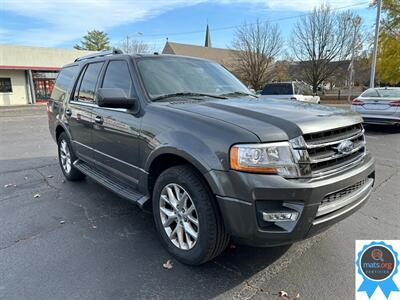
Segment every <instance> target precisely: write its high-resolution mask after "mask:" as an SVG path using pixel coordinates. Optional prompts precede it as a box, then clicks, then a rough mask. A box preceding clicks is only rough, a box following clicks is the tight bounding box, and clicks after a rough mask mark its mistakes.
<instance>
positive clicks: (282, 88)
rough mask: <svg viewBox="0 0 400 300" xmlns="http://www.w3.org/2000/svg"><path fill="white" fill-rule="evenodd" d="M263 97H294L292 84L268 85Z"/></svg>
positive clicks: (262, 93)
mask: <svg viewBox="0 0 400 300" xmlns="http://www.w3.org/2000/svg"><path fill="white" fill-rule="evenodd" d="M261 95H293V88H292V84H291V83H268V84H267V85H266V86H265V87H264V89H263V91H262V92H261Z"/></svg>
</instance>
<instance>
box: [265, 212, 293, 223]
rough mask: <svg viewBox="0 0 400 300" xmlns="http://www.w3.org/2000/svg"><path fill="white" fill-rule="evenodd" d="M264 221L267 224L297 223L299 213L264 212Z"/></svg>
mask: <svg viewBox="0 0 400 300" xmlns="http://www.w3.org/2000/svg"><path fill="white" fill-rule="evenodd" d="M262 215H263V219H264V221H266V222H284V221H296V220H297V217H298V216H299V213H298V212H296V211H277V212H263V213H262Z"/></svg>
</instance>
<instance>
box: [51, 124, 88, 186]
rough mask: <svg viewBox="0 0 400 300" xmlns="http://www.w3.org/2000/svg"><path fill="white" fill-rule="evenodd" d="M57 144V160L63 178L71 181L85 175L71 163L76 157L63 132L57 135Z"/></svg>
mask: <svg viewBox="0 0 400 300" xmlns="http://www.w3.org/2000/svg"><path fill="white" fill-rule="evenodd" d="M57 145H58V160H59V162H60V166H61V170H62V172H63V174H64V176H65V178H67V179H68V180H71V181H75V180H80V179H83V178H84V177H85V175H84V174H83V173H82V172H80V171H79V170H78V169H77V168H75V167H74V165H73V162H74V161H75V160H76V159H77V158H76V156H75V154H74V153H73V151H72V147H71V143H70V141H69V138H68V136H67V134H66V133H65V132H63V133H61V134H60V136H59V137H58V141H57Z"/></svg>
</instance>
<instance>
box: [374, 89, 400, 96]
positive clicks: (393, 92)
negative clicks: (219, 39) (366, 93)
mask: <svg viewBox="0 0 400 300" xmlns="http://www.w3.org/2000/svg"><path fill="white" fill-rule="evenodd" d="M378 93H379V95H380V96H381V97H385V98H400V89H384V90H382V89H380V90H378Z"/></svg>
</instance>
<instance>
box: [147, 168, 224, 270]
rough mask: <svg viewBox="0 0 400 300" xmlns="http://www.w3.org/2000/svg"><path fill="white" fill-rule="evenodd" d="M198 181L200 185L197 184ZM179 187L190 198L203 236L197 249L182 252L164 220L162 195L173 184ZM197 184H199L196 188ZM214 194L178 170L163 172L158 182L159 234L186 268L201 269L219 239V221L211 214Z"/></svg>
mask: <svg viewBox="0 0 400 300" xmlns="http://www.w3.org/2000/svg"><path fill="white" fill-rule="evenodd" d="M193 179H195V181H197V182H196V183H195V182H193V181H194V180H193ZM170 183H176V184H179V185H180V186H182V187H183V188H184V189H185V190H186V192H187V193H188V194H189V195H190V197H191V199H192V201H193V203H194V205H195V207H196V210H197V217H198V220H199V234H198V238H197V241H196V244H195V246H194V247H193V248H192V249H190V250H181V249H179V248H178V247H176V246H175V245H174V244H173V243H172V242H171V240H170V239H169V237H168V236H167V234H166V232H165V230H164V227H163V225H162V223H161V218H160V204H159V201H160V194H161V191H162V189H163V188H164V187H165V186H166V185H168V184H170ZM194 183H195V184H194ZM210 197H211V193H210V192H209V191H208V190H207V187H206V186H205V185H204V183H202V182H201V180H200V179H199V178H196V177H195V176H191V177H190V178H187V177H184V176H182V174H181V173H180V172H179V171H178V170H177V168H175V167H174V168H171V169H168V170H167V171H165V172H163V173H162V174H161V175H160V177H159V178H158V179H157V182H156V184H155V187H154V191H153V216H154V221H155V224H156V227H157V231H158V232H159V234H160V236H161V240H162V243H163V244H164V246H165V247H166V248H167V249H168V251H170V252H171V253H172V254H173V255H174V256H175V257H176V258H177V259H178V260H180V261H182V262H183V263H186V264H191V265H197V264H200V263H202V262H203V260H204V258H205V257H206V256H207V254H208V252H209V249H210V247H211V245H212V243H213V240H214V239H215V238H216V237H215V235H216V233H215V226H216V222H215V217H214V215H213V214H210V207H209V206H211V203H210V201H211V200H212V199H211V198H210Z"/></svg>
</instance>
